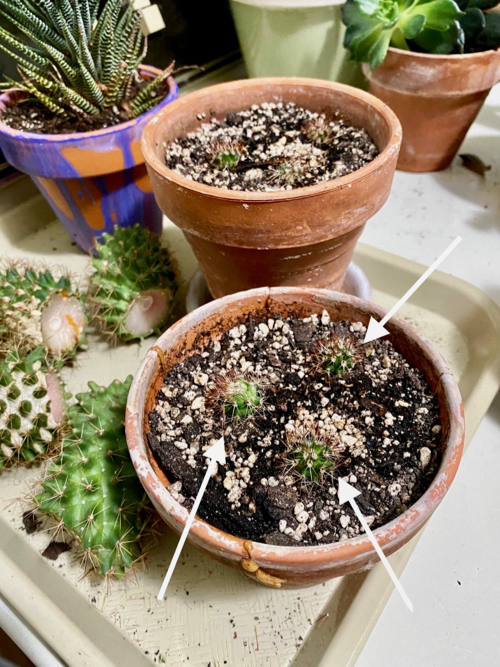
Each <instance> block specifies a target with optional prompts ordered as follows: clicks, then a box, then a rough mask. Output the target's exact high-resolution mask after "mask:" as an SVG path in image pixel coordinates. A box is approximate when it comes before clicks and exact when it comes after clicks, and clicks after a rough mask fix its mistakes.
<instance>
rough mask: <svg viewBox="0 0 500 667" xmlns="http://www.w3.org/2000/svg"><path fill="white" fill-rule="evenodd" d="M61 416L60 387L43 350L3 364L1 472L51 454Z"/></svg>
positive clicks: (0, 383)
mask: <svg viewBox="0 0 500 667" xmlns="http://www.w3.org/2000/svg"><path fill="white" fill-rule="evenodd" d="M62 412H63V395H62V389H61V385H60V382H59V379H58V376H57V375H56V374H55V373H51V372H50V371H49V369H48V365H47V358H46V353H45V350H44V349H43V348H42V347H37V348H35V349H34V350H33V351H32V352H30V353H29V354H28V355H26V354H25V353H21V352H18V351H16V350H11V351H10V352H9V353H8V354H7V356H6V358H5V359H3V360H0V470H1V469H2V468H6V467H9V466H15V465H25V464H28V463H31V462H32V461H33V460H35V459H39V458H41V457H43V456H45V455H49V454H51V453H52V450H53V449H54V447H55V446H56V445H57V443H58V431H59V428H58V425H59V424H60V422H61V420H62Z"/></svg>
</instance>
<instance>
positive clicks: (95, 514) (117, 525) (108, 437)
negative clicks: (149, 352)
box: [34, 376, 150, 578]
mask: <svg viewBox="0 0 500 667" xmlns="http://www.w3.org/2000/svg"><path fill="white" fill-rule="evenodd" d="M131 381H132V377H131V376H130V377H128V378H127V380H126V381H125V382H119V381H118V380H116V381H115V382H113V383H112V384H111V385H110V386H109V387H100V386H99V385H97V384H96V383H94V382H90V383H89V389H90V391H88V392H85V393H81V394H77V396H76V398H77V401H78V402H77V403H76V404H74V405H72V406H71V407H70V408H69V409H68V411H67V425H68V431H69V432H68V433H67V435H66V436H65V437H64V439H63V443H62V451H61V454H60V456H59V457H58V458H57V460H56V461H55V462H54V463H53V464H52V465H51V466H50V467H49V469H48V471H47V475H46V478H45V480H44V481H43V482H42V490H41V492H40V493H38V494H36V495H35V498H34V500H35V503H36V509H37V510H38V511H39V512H41V513H43V514H45V515H48V516H49V517H52V519H54V520H55V522H56V526H57V530H58V531H63V530H65V531H67V532H68V533H70V534H71V535H72V536H73V537H74V538H75V539H76V540H77V541H78V542H79V543H80V545H81V548H82V550H83V554H84V560H85V561H86V563H87V564H89V565H90V567H91V568H92V569H95V570H96V571H98V572H100V573H101V574H102V575H104V576H106V577H116V578H120V577H122V576H123V575H124V574H126V572H127V571H128V570H129V569H130V568H132V567H133V566H134V564H135V563H136V562H137V561H138V560H140V558H141V556H142V554H143V549H142V548H141V544H140V540H141V537H143V535H144V533H145V532H146V529H147V527H148V522H149V517H150V515H149V510H148V507H147V505H148V501H147V497H146V495H145V493H144V489H143V488H142V485H141V483H140V481H139V478H138V477H137V475H136V473H135V470H134V467H133V465H132V462H131V460H130V457H129V453H128V449H127V443H126V440H125V428H124V424H125V405H126V402H127V395H128V391H129V388H130V384H131Z"/></svg>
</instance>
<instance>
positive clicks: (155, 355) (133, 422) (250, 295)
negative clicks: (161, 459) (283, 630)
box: [125, 287, 464, 588]
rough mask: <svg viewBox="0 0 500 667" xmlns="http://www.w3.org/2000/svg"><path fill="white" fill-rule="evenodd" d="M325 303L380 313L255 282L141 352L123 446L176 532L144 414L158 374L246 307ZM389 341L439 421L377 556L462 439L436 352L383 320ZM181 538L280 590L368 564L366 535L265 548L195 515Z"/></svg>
mask: <svg viewBox="0 0 500 667" xmlns="http://www.w3.org/2000/svg"><path fill="white" fill-rule="evenodd" d="M323 308H325V309H326V310H327V311H328V312H329V314H330V317H331V319H332V320H337V321H338V320H350V321H353V322H355V321H361V322H363V323H364V324H365V325H367V324H368V321H369V318H370V316H373V317H375V318H376V319H377V320H380V319H381V318H382V317H383V315H384V311H383V310H382V309H381V308H379V307H378V306H375V305H374V304H371V303H368V302H366V301H362V300H361V299H357V298H355V297H352V296H346V295H343V294H338V293H334V292H330V291H327V290H314V289H300V288H290V287H288V288H287V287H282V288H273V289H268V288H261V289H255V290H251V291H249V292H245V293H240V294H234V295H231V296H227V297H224V298H223V299H218V300H217V301H213V302H211V303H209V304H207V305H206V306H202V307H201V308H198V309H197V310H195V311H193V312H192V313H190V314H189V315H187V316H186V317H184V318H183V319H182V320H180V321H179V322H177V323H176V324H174V325H173V326H172V327H170V329H168V331H166V332H165V333H164V334H163V335H162V336H161V337H160V338H159V339H158V340H157V341H156V343H155V345H154V346H153V347H152V348H151V349H150V350H149V352H148V353H147V355H146V358H145V359H144V361H143V362H142V364H141V366H140V368H139V370H138V372H137V374H136V376H135V378H134V381H133V383H132V387H131V389H130V393H129V397H128V403H127V412H126V424H125V429H126V436H127V443H128V447H129V451H130V455H131V458H132V462H133V464H134V466H135V469H136V471H137V474H138V476H139V478H140V480H141V482H142V484H143V486H144V488H145V490H146V492H147V494H148V495H149V497H150V498H151V500H152V502H153V504H154V506H155V508H156V509H157V511H158V513H159V514H160V516H161V517H162V518H163V519H164V521H165V522H166V523H167V524H168V525H169V526H170V527H171V528H172V529H173V530H174V531H175V532H176V533H179V534H180V533H181V532H182V530H183V527H184V525H185V523H186V521H187V518H188V515H189V512H188V510H187V509H186V507H184V506H183V505H181V504H180V503H179V502H178V501H177V500H175V498H174V497H173V495H171V494H170V493H169V491H168V486H169V480H168V479H167V478H166V477H165V475H164V473H163V472H162V471H161V470H160V468H159V467H158V465H157V464H156V462H155V459H154V457H153V455H152V453H151V451H150V449H149V445H148V442H147V435H146V434H147V432H148V431H149V419H148V415H149V412H150V411H151V410H152V409H153V407H154V404H155V399H156V394H157V392H158V390H159V389H160V387H161V386H162V384H163V379H164V376H165V373H166V372H168V370H169V369H170V368H171V367H172V366H173V365H174V364H176V363H178V362H180V361H182V360H183V359H185V358H186V357H189V356H191V355H193V354H195V353H197V352H200V351H201V349H202V348H204V347H205V346H206V344H207V343H208V342H209V340H210V339H211V338H214V339H220V338H221V337H222V335H223V334H224V332H225V331H227V330H228V329H230V328H231V327H232V326H234V324H235V323H237V322H239V321H241V318H242V317H246V316H248V314H249V313H252V314H253V315H254V316H255V317H263V318H265V319H267V318H268V317H275V316H280V317H290V316H296V317H307V316H309V315H311V314H312V313H318V312H321V311H322V310H323ZM386 326H387V328H388V330H389V332H390V335H391V342H392V344H393V345H394V346H395V348H396V349H397V351H398V352H399V353H400V354H401V355H402V356H403V357H404V358H405V359H406V360H407V361H408V362H409V363H410V364H412V366H414V367H416V368H418V369H420V370H422V371H423V373H424V374H425V376H426V379H427V382H428V383H429V385H430V387H431V389H432V390H433V392H434V393H435V394H436V396H437V399H438V402H439V407H440V416H441V422H442V431H441V447H442V460H441V464H440V467H439V469H438V471H437V473H436V476H435V477H434V479H433V481H432V483H431V485H430V486H429V488H428V489H427V491H426V492H425V493H424V494H423V496H422V497H421V498H420V499H419V500H417V502H416V503H414V504H413V505H412V506H411V507H409V508H408V509H407V510H406V511H405V512H404V513H403V514H401V515H400V516H398V517H397V518H396V519H394V520H393V521H391V522H389V523H387V524H385V525H384V526H381V527H379V528H377V529H376V530H374V531H373V532H374V535H375V538H376V539H377V542H378V543H379V545H380V546H381V548H382V550H383V551H384V553H385V554H386V555H389V554H392V553H394V552H395V551H397V550H398V549H400V548H401V547H402V546H403V545H404V544H406V542H408V541H409V540H410V539H411V538H412V537H413V536H414V535H415V534H416V533H417V532H418V531H419V530H420V529H421V528H422V526H423V525H424V524H425V523H426V521H427V520H428V519H429V518H430V516H431V515H432V513H433V512H434V511H435V509H436V508H437V506H438V505H439V503H440V502H441V500H442V499H443V497H444V495H445V494H446V492H447V491H448V489H449V487H450V485H451V483H452V481H453V478H454V476H455V473H456V471H457V468H458V465H459V462H460V458H461V455H462V448H463V441H464V414H463V406H462V401H461V398H460V393H459V390H458V386H457V384H456V381H455V379H454V377H453V375H452V374H451V371H450V370H449V368H448V367H447V365H446V363H445V362H444V361H443V359H442V358H441V356H440V355H439V354H438V353H437V352H436V351H435V350H434V349H433V348H432V347H431V346H430V345H429V343H427V341H425V340H424V339H423V338H421V337H420V336H419V335H418V334H417V332H416V331H415V330H414V329H413V328H412V327H411V326H409V325H408V324H407V323H406V322H403V321H401V320H397V319H394V318H391V320H390V322H389V323H388V324H387V325H386ZM187 539H188V541H189V542H191V544H192V545H193V546H194V547H196V548H197V549H199V550H200V551H202V552H203V553H205V554H207V555H208V556H210V557H211V558H215V559H216V560H218V561H221V562H222V563H225V564H226V565H229V566H230V567H233V568H235V569H238V570H239V571H240V572H241V573H242V574H245V575H246V576H248V577H251V578H252V579H255V580H256V581H259V582H260V583H263V584H267V585H270V586H278V587H283V588H300V587H303V586H309V585H313V584H319V583H321V582H323V581H327V580H328V579H331V578H333V577H338V576H343V575H346V574H351V573H353V572H358V571H360V570H366V569H369V568H371V567H372V566H373V565H375V563H377V562H378V560H379V559H378V556H377V554H376V552H375V551H374V549H373V547H372V545H371V542H370V541H369V539H368V538H367V537H366V536H365V535H360V536H358V537H355V538H351V539H347V540H345V541H342V542H337V543H334V544H328V545H324V546H315V547H285V546H272V545H269V544H263V543H260V542H250V541H245V540H243V539H241V538H239V537H235V536H234V535H229V534H227V533H224V532H223V531H222V530H219V529H217V528H214V527H213V526H211V525H209V524H208V523H206V522H205V521H202V520H201V519H198V518H197V519H195V520H194V523H193V525H192V527H191V529H190V531H189V535H188V538H187Z"/></svg>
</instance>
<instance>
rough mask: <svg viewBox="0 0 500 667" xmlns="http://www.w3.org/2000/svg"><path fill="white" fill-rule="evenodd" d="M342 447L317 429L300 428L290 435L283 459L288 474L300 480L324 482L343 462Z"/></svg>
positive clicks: (312, 482) (316, 482)
mask: <svg viewBox="0 0 500 667" xmlns="http://www.w3.org/2000/svg"><path fill="white" fill-rule="evenodd" d="M340 451H341V450H340V448H339V447H338V446H337V445H336V444H335V442H334V441H333V440H331V439H329V438H325V437H322V436H320V435H319V434H318V433H317V432H316V431H314V430H311V431H308V430H305V429H300V430H298V431H295V432H293V433H292V434H290V435H289V436H288V439H287V442H286V450H285V452H284V454H283V461H284V464H285V467H286V474H287V475H293V476H294V477H295V478H296V479H297V480H298V481H300V482H304V483H310V484H324V483H325V482H326V481H330V480H331V478H332V475H333V473H334V472H335V470H336V469H337V468H338V466H339V464H340V462H341V455H340Z"/></svg>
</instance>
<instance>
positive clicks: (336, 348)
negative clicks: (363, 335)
mask: <svg viewBox="0 0 500 667" xmlns="http://www.w3.org/2000/svg"><path fill="white" fill-rule="evenodd" d="M316 357H317V363H318V367H319V369H320V370H321V371H322V372H324V373H326V375H343V374H344V373H346V372H347V371H349V370H350V369H351V368H353V366H354V365H355V364H356V362H357V361H358V360H359V358H360V352H359V344H358V343H357V341H356V340H355V339H354V338H351V337H350V336H344V337H342V336H339V335H337V334H331V335H330V337H329V338H328V339H326V340H323V341H321V342H320V344H319V348H318V351H317V353H316Z"/></svg>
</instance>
